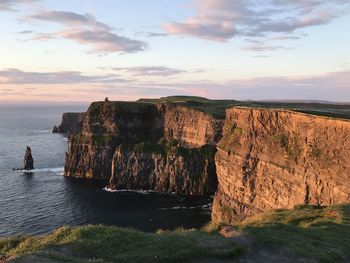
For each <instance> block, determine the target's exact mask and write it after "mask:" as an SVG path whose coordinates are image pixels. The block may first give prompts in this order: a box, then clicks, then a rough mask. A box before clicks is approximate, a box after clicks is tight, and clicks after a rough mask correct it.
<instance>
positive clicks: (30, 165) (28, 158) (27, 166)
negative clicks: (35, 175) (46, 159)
mask: <svg viewBox="0 0 350 263" xmlns="http://www.w3.org/2000/svg"><path fill="white" fill-rule="evenodd" d="M24 170H28V171H29V170H34V159H33V156H32V149H30V147H29V146H27V148H26V153H25V155H24Z"/></svg>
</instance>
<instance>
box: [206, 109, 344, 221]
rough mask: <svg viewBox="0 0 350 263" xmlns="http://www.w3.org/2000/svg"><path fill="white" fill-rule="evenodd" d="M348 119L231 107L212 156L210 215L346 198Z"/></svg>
mask: <svg viewBox="0 0 350 263" xmlns="http://www.w3.org/2000/svg"><path fill="white" fill-rule="evenodd" d="M349 158H350V121H346V120H340V119H330V118H327V117H317V116H311V115H306V114H302V113H297V112H293V111H286V110H272V109H269V110H266V109H250V108H232V109H229V110H227V112H226V120H225V123H224V128H223V136H222V139H221V140H220V141H219V143H218V152H217V154H216V156H215V163H216V170H217V176H218V181H219V186H218V191H217V193H216V194H215V197H214V203H213V211H212V219H213V220H214V221H220V222H233V221H234V220H236V219H237V217H239V216H238V215H251V214H256V213H259V212H261V211H265V210H271V209H274V208H292V207H293V206H295V205H297V204H313V205H329V204H339V203H345V202H349V201H350V172H349V171H350V161H349V160H350V159H349Z"/></svg>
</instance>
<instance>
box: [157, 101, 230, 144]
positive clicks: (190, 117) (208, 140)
mask: <svg viewBox="0 0 350 263" xmlns="http://www.w3.org/2000/svg"><path fill="white" fill-rule="evenodd" d="M162 112H163V115H164V137H165V139H167V140H173V139H175V140H177V141H179V142H180V144H181V146H185V147H192V148H195V147H200V146H203V145H206V144H210V145H215V144H216V143H217V142H218V141H219V139H220V136H221V129H222V124H223V121H220V120H217V119H215V118H214V117H213V116H211V115H209V114H206V113H204V112H201V111H198V110H195V109H192V108H190V107H183V106H178V105H169V104H165V105H163V107H162Z"/></svg>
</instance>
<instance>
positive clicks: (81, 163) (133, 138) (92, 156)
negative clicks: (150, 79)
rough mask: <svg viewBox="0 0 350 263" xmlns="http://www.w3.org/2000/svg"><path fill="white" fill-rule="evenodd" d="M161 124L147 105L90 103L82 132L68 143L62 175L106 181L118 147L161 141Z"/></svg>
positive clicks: (151, 107) (155, 112) (153, 109)
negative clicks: (126, 144)
mask: <svg viewBox="0 0 350 263" xmlns="http://www.w3.org/2000/svg"><path fill="white" fill-rule="evenodd" d="M161 124H162V118H161V116H160V114H159V113H158V111H157V109H156V107H154V105H151V104H143V103H136V102H130V103H128V102H118V103H114V102H95V103H92V104H91V106H90V107H89V109H88V111H87V113H86V114H85V117H84V124H83V130H82V132H81V133H79V134H77V135H75V136H73V137H72V139H71V141H70V143H69V146H68V152H67V155H66V163H65V175H66V176H73V177H81V178H90V179H106V180H108V179H109V178H110V176H111V168H112V158H113V154H114V152H115V149H116V147H117V146H118V145H119V144H121V143H139V142H142V141H158V140H159V139H160V138H161V137H162V129H161Z"/></svg>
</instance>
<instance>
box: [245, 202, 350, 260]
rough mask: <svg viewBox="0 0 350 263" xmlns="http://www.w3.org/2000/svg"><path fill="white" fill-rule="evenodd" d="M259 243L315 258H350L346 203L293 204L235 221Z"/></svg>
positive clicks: (349, 220) (349, 209) (349, 219)
mask: <svg viewBox="0 0 350 263" xmlns="http://www.w3.org/2000/svg"><path fill="white" fill-rule="evenodd" d="M238 227H239V228H240V229H243V230H244V231H245V232H247V233H249V234H251V235H252V236H254V237H255V238H256V239H257V242H258V243H260V244H270V245H273V246H276V247H280V248H284V249H286V250H287V251H288V252H290V253H291V254H294V255H298V256H302V257H305V258H309V259H313V260H315V261H316V262H346V261H347V260H349V259H350V205H339V206H331V207H318V206H297V207H295V208H294V209H292V210H276V211H273V212H268V213H263V214H260V215H257V216H254V217H251V218H247V219H246V220H245V221H243V222H242V223H241V224H239V225H238Z"/></svg>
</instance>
